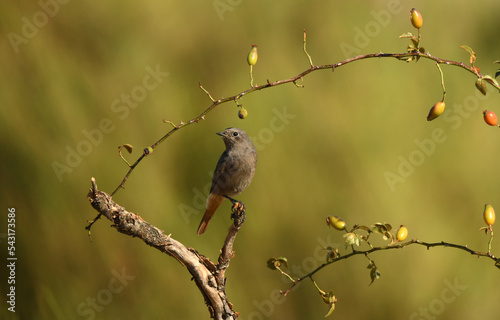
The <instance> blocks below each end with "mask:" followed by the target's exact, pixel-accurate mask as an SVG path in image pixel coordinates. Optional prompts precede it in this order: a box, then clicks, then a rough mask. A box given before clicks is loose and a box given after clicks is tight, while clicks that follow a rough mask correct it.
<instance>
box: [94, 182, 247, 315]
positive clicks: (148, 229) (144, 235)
mask: <svg viewBox="0 0 500 320" xmlns="http://www.w3.org/2000/svg"><path fill="white" fill-rule="evenodd" d="M91 181H92V188H91V189H90V191H89V193H88V195H87V197H88V199H89V201H90V203H91V205H92V207H93V208H94V209H95V210H97V211H98V212H99V215H102V216H104V217H106V218H107V219H109V220H110V221H111V222H113V225H112V227H114V228H115V229H116V230H117V231H118V232H120V233H123V234H126V235H129V236H132V237H137V238H140V239H141V240H142V241H144V242H145V243H146V244H147V245H149V246H151V247H153V248H155V249H158V250H160V251H161V252H163V253H166V254H168V255H169V256H171V257H173V258H175V259H176V260H177V261H179V262H180V263H181V264H182V265H183V266H184V267H186V269H187V270H188V271H189V273H190V274H191V275H192V276H193V280H194V281H195V283H196V285H197V286H198V289H199V290H200V292H201V294H202V295H203V297H204V299H205V303H206V304H207V306H208V309H209V311H210V316H211V317H212V318H214V319H218V320H219V319H220V320H222V319H237V317H238V313H236V312H235V311H234V310H233V305H232V304H231V303H230V302H229V300H228V299H227V296H226V291H225V278H224V274H225V271H226V269H227V268H228V267H229V262H230V261H231V258H232V257H233V256H234V252H233V243H234V239H235V238H236V235H237V233H238V231H239V229H240V228H241V225H242V223H243V221H244V214H245V212H244V207H243V206H241V208H239V210H236V211H235V212H234V213H233V214H234V224H232V225H231V227H230V229H229V233H228V235H227V237H226V240H225V242H224V245H223V248H222V252H221V254H220V256H219V259H218V263H217V265H215V264H214V263H213V262H212V261H210V259H208V258H207V257H205V256H203V255H201V254H199V253H198V252H197V251H196V250H195V249H193V248H190V247H186V246H185V245H184V244H182V243H181V242H179V241H177V240H175V239H174V238H172V237H171V236H170V235H165V234H164V233H163V231H162V230H160V229H158V228H157V227H155V226H153V225H151V224H150V223H148V222H147V221H145V220H144V219H142V218H141V217H140V216H139V215H137V214H135V213H132V212H129V211H127V210H126V209H125V208H123V207H122V206H120V205H119V204H117V203H116V202H114V201H113V200H112V199H111V196H110V195H108V194H107V193H105V192H103V191H100V190H98V188H97V184H96V181H95V179H94V178H92V179H91Z"/></svg>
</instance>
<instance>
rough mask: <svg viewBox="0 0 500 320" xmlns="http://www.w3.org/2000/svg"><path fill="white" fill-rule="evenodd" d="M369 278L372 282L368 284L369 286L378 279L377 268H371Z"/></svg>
mask: <svg viewBox="0 0 500 320" xmlns="http://www.w3.org/2000/svg"><path fill="white" fill-rule="evenodd" d="M370 278H371V279H372V282H370V285H372V283H373V281H375V280H377V279H379V278H380V272H379V271H378V268H377V267H373V268H372V269H371V270H370Z"/></svg>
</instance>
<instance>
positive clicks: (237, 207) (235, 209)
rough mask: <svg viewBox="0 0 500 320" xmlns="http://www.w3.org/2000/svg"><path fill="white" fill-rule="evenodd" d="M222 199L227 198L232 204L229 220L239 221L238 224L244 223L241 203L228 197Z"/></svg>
mask: <svg viewBox="0 0 500 320" xmlns="http://www.w3.org/2000/svg"><path fill="white" fill-rule="evenodd" d="M224 197H225V198H227V199H228V200H229V201H231V203H232V204H233V206H232V207H231V211H232V214H231V218H232V219H238V220H241V222H240V223H243V222H245V217H246V214H245V204H244V203H243V202H241V201H238V200H235V199H233V198H231V197H228V196H224Z"/></svg>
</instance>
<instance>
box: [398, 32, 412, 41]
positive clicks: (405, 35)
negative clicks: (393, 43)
mask: <svg viewBox="0 0 500 320" xmlns="http://www.w3.org/2000/svg"><path fill="white" fill-rule="evenodd" d="M405 38H413V39H414V38H415V36H414V35H413V33H411V32H407V33H403V34H402V35H400V36H399V39H405Z"/></svg>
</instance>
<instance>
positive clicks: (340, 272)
mask: <svg viewBox="0 0 500 320" xmlns="http://www.w3.org/2000/svg"><path fill="white" fill-rule="evenodd" d="M41 3H42V4H40V3H37V2H35V1H15V2H14V1H4V2H1V3H0V30H1V34H2V37H3V40H2V41H1V42H0V46H1V48H0V55H1V59H0V70H1V72H0V103H1V108H0V114H1V116H0V143H1V154H2V157H1V162H0V179H1V182H2V185H3V188H2V192H1V193H0V199H1V202H0V203H1V206H2V207H1V208H0V210H1V211H2V215H1V218H0V226H1V229H0V240H1V243H0V246H1V247H0V249H1V256H2V262H1V264H2V266H3V267H2V269H1V270H2V274H1V279H0V290H1V294H2V304H1V308H0V315H1V316H0V317H1V318H2V319H158V318H166V319H204V318H208V313H207V309H206V306H205V305H204V302H203V298H202V296H201V294H200V293H199V292H198V290H197V288H196V286H195V285H194V283H193V282H192V281H190V276H189V274H188V272H186V270H185V269H183V267H181V266H180V265H179V263H177V262H176V261H175V260H174V259H171V258H170V257H168V256H166V255H163V254H161V253H159V252H158V251H157V250H154V249H152V248H150V247H147V246H145V245H144V244H143V243H142V242H141V241H139V240H137V239H132V238H130V237H127V236H124V235H121V234H118V233H117V232H116V231H115V230H114V229H112V228H110V222H109V221H105V220H101V221H99V222H98V223H97V224H96V225H95V226H94V228H93V242H89V239H88V236H87V234H86V231H85V230H84V227H85V226H86V221H87V220H89V219H92V218H93V217H94V216H95V213H96V212H95V211H94V210H93V209H92V207H91V206H90V205H89V202H88V200H87V197H86V194H87V191H88V188H89V187H90V178H91V177H95V178H96V180H97V184H98V186H99V187H100V189H102V190H104V191H107V192H112V191H113V190H114V189H115V188H116V187H117V186H118V184H119V183H120V181H121V179H122V178H123V176H124V175H125V173H126V171H127V168H126V166H125V164H124V163H123V162H122V161H121V160H120V159H119V158H118V156H117V146H119V145H121V144H123V143H130V144H132V145H133V146H135V148H136V149H135V151H134V153H133V154H132V155H130V156H128V155H127V158H129V159H130V161H134V160H135V159H136V158H137V157H138V155H139V154H140V153H141V151H140V150H142V149H143V148H145V147H147V146H149V145H151V144H153V143H154V142H155V141H157V140H158V139H159V138H160V137H162V136H163V135H164V134H165V133H166V132H167V131H168V130H169V129H170V126H169V125H168V124H164V123H163V122H162V119H167V120H171V121H174V122H175V123H178V122H180V121H181V120H183V121H186V120H189V119H192V118H193V117H195V116H197V115H199V114H200V113H201V112H202V111H203V110H204V109H205V108H207V107H208V106H209V105H210V101H209V100H208V98H207V96H206V95H205V94H204V93H203V92H202V91H201V90H200V89H199V88H198V81H200V82H201V83H202V84H203V85H204V87H205V88H206V89H207V90H209V91H210V93H211V94H212V96H213V97H214V98H216V99H217V98H220V97H227V96H230V95H233V94H236V93H238V92H241V91H243V90H245V89H248V88H249V85H250V84H249V73H248V71H249V68H248V65H247V63H246V54H247V52H248V51H249V49H250V47H251V44H257V45H258V50H259V61H258V63H257V65H256V67H255V68H254V77H255V82H256V83H257V84H263V83H265V82H266V80H267V79H269V80H271V81H274V80H279V79H286V78H289V77H292V76H294V75H296V74H298V73H300V72H302V71H304V70H306V69H307V68H308V61H307V58H306V56H305V55H304V53H303V51H302V32H303V29H307V34H308V38H307V39H308V51H309V53H310V54H311V56H312V59H313V62H314V63H315V64H318V65H319V64H328V63H335V62H338V61H342V60H344V59H346V58H348V57H351V56H354V55H357V54H363V53H375V52H404V51H405V50H406V46H407V44H408V42H409V41H408V40H405V39H398V36H399V35H401V34H403V33H404V32H407V31H413V32H414V31H415V30H414V29H413V27H412V26H411V24H410V23H409V20H408V16H409V11H410V9H411V8H412V7H417V8H418V9H419V11H420V12H421V13H422V15H423V17H424V26H423V28H422V32H423V40H422V43H423V45H424V47H425V48H426V49H427V50H428V51H429V52H430V53H431V54H433V55H436V56H439V57H442V58H446V59H451V60H456V61H464V62H468V54H467V53H466V52H465V51H464V50H462V49H460V48H459V46H460V45H462V44H467V45H469V46H471V47H472V48H473V49H474V50H475V51H476V52H477V55H478V61H477V66H479V67H480V68H481V71H482V72H483V73H485V74H494V72H495V71H496V65H494V64H493V63H492V62H493V61H495V60H498V59H499V58H500V44H499V42H498V41H497V40H498V33H497V31H498V13H499V12H500V11H499V10H500V3H499V2H498V1H493V0H490V1H480V2H475V3H474V4H469V3H468V4H467V5H464V4H465V3H457V2H456V1H439V2H436V1H434V2H432V3H431V2H425V3H424V2H417V1H405V0H401V1H370V2H366V1H354V2H352V1H343V2H340V1H327V2H325V1H294V2H291V1H243V0H238V1H236V0H234V1H228V0H215V1H206V2H201V1H186V2H178V1H156V0H148V1H141V2H134V3H124V2H121V1H120V2H116V1H111V2H98V1H90V2H89V1H84V2H81V1H80V2H79V1H69V2H66V3H62V1H61V2H56V1H55V0H52V1H46V2H43V1H42V2H41ZM44 12H45V13H44ZM148 70H157V71H158V70H159V72H161V73H159V76H158V75H157V78H156V80H154V79H155V78H151V77H150V78H147V79H148V80H147V83H146V86H147V88H148V89H146V86H145V85H144V84H143V81H144V79H145V77H147V76H148V74H149V73H150V72H149V71H148ZM443 72H444V75H445V84H446V89H447V97H446V104H447V108H446V111H445V115H443V116H442V117H440V118H438V119H436V120H434V121H432V122H427V121H426V116H427V113H428V110H429V109H430V107H431V106H432V105H433V104H434V103H435V102H437V101H439V100H440V99H441V96H442V91H441V86H440V77H439V73H438V70H437V68H436V66H435V64H434V63H433V62H431V61H429V60H424V59H422V60H420V61H419V62H418V63H405V62H402V61H398V60H396V59H370V60H363V61H359V62H356V63H352V64H349V65H346V66H343V67H340V68H338V69H336V70H335V72H333V73H332V72H331V71H329V70H324V71H317V72H314V73H312V74H310V75H308V76H307V77H305V78H304V79H303V82H300V84H302V85H304V87H303V88H298V87H295V86H294V85H284V86H279V87H275V88H271V89H266V90H262V91H259V92H256V93H253V94H251V95H248V96H245V97H244V98H243V99H242V100H241V101H240V102H241V103H242V104H243V105H244V107H245V108H246V109H247V110H248V112H249V115H248V118H247V119H245V120H240V119H238V117H237V111H238V108H237V107H236V105H235V104H234V103H227V104H224V105H221V106H219V107H217V108H216V109H215V110H213V111H212V112H210V113H209V114H208V116H207V117H206V121H202V122H200V123H199V124H195V125H191V126H188V127H186V128H184V129H183V130H181V131H179V132H178V133H176V134H175V135H173V136H172V137H171V138H169V139H167V140H166V141H165V142H164V143H163V144H161V145H160V146H159V147H158V148H157V149H155V152H154V154H153V155H152V156H150V157H148V158H147V159H145V160H144V161H143V162H142V163H141V164H140V165H139V166H138V167H137V169H136V170H135V171H134V172H133V174H132V176H131V177H130V179H129V180H128V182H127V184H126V189H124V190H121V191H119V192H118V193H117V194H116V196H115V197H114V199H115V200H116V201H117V202H118V203H120V204H121V205H123V206H125V207H126V208H127V209H128V210H130V211H133V212H138V213H139V214H140V215H141V216H142V217H143V218H145V219H146V220H148V221H149V222H151V223H153V224H154V225H156V226H158V227H159V228H161V229H163V230H165V232H166V233H167V234H170V233H171V234H172V236H173V237H174V238H176V239H178V240H180V241H182V242H183V243H185V244H186V245H188V246H192V247H194V248H196V249H197V250H198V251H199V252H201V253H202V254H205V255H207V256H209V257H210V258H212V259H216V257H217V255H218V253H219V249H220V247H221V245H222V241H223V239H224V236H225V232H226V230H227V228H228V226H229V224H230V223H231V221H230V219H229V211H230V204H229V203H225V204H224V205H223V206H222V207H221V209H219V211H218V213H217V215H216V216H215V218H214V219H213V221H212V223H211V225H210V228H209V229H208V232H207V233H206V234H204V235H203V236H201V237H198V236H196V228H197V226H198V223H199V220H200V218H201V214H202V212H203V208H202V207H203V205H204V201H205V196H206V188H207V186H208V185H209V183H210V179H211V172H212V170H213V169H214V167H215V164H216V162H217V159H218V157H219V155H220V154H221V152H222V151H223V149H224V146H223V143H222V141H220V138H219V137H217V136H216V135H215V134H214V133H215V132H217V131H220V130H222V129H224V128H226V127H230V126H238V127H241V128H243V129H244V130H246V131H247V132H248V133H249V135H250V136H251V137H252V138H253V140H254V142H255V144H256V146H257V148H258V151H259V163H258V170H257V174H256V176H255V179H254V182H253V184H252V185H251V187H250V188H248V189H247V191H245V192H244V193H243V194H242V195H240V196H239V199H240V200H242V201H244V202H245V204H246V206H247V221H246V222H245V225H244V227H243V229H242V231H241V232H240V233H239V235H238V238H237V242H236V247H235V249H236V257H235V258H234V259H233V261H232V262H231V266H230V269H229V270H228V272H227V276H228V281H227V294H228V296H229V299H230V300H231V301H232V303H233V304H234V307H235V310H237V311H238V312H240V313H241V317H240V318H241V319H323V317H324V314H325V313H326V312H327V306H326V305H325V304H324V303H323V302H322V301H321V298H320V296H319V295H318V293H317V291H316V289H315V288H314V287H313V285H312V283H310V282H309V281H305V282H304V283H303V284H301V285H300V286H299V287H298V289H297V290H295V291H293V292H292V293H290V294H289V295H288V296H287V297H286V298H279V297H276V292H277V290H280V289H286V288H288V286H289V283H287V282H286V281H285V280H284V279H282V277H281V276H280V275H279V273H278V272H276V271H274V272H273V271H271V270H269V269H268V268H267V267H266V261H267V259H268V258H270V257H277V256H286V257H287V258H288V261H289V264H290V273H291V274H292V275H294V276H295V277H298V276H300V275H302V274H304V272H307V271H310V270H312V268H314V267H315V266H317V265H318V264H320V263H322V262H323V259H324V254H325V253H326V252H325V251H323V250H322V248H323V247H324V246H334V247H339V248H340V249H341V251H342V252H345V251H343V250H344V249H343V244H342V242H343V238H342V235H343V234H342V233H341V232H337V231H335V230H333V229H329V228H328V227H327V226H326V224H325V222H324V221H325V217H326V216H328V215H339V216H341V217H343V218H344V219H345V220H346V222H347V223H348V225H349V226H352V225H354V224H364V225H370V224H372V223H375V222H388V223H390V224H392V225H393V226H394V227H395V228H396V227H398V226H399V225H401V224H404V225H406V226H407V227H408V229H409V232H410V238H416V239H420V240H423V241H431V242H432V241H442V240H443V241H448V242H452V243H458V244H463V245H468V246H469V247H470V248H474V249H477V250H483V251H484V250H486V248H487V241H488V237H487V236H485V235H484V234H483V233H481V232H480V231H479V230H478V229H479V228H480V227H482V226H483V224H484V223H483V220H482V210H483V206H484V204H485V203H488V202H489V203H491V204H492V205H493V206H496V207H497V208H500V197H499V193H498V191H499V187H500V185H499V177H498V169H499V162H498V158H499V156H500V149H499V148H498V145H499V143H500V132H499V130H498V129H497V128H494V127H489V126H487V125H486V124H485V123H484V122H483V120H482V110H483V109H490V110H494V111H497V112H499V111H500V110H499V108H498V106H499V105H500V100H499V97H498V94H497V93H496V92H494V90H493V89H492V87H489V88H488V90H489V95H488V96H487V97H482V96H480V95H479V94H478V92H477V90H476V89H475V87H474V82H475V77H474V75H472V74H470V73H468V72H466V71H464V70H462V69H459V68H456V67H447V66H443ZM127 97H129V98H127ZM134 97H135V98H134ZM127 99H130V100H128V102H127ZM127 103H128V104H127ZM436 130H437V131H436ZM436 132H437V133H436ZM436 134H437V135H439V136H440V138H439V139H437V140H438V141H437V140H436V139H435V138H434V140H432V139H433V137H434V136H435V135H436ZM416 141H417V142H416ZM430 141H433V142H430ZM418 143H420V144H422V143H424V144H425V145H426V146H427V149H426V150H427V152H426V153H424V152H423V151H422V150H421V149H420V147H419V145H418ZM419 150H420V151H419ZM75 152H76V154H75ZM419 155H423V157H422V156H420V157H419ZM405 161H412V162H413V164H414V165H412V167H413V168H412V169H411V168H403V167H401V166H402V165H401V164H402V163H404V162H405ZM54 168H58V169H57V170H55V169H54ZM400 170H403V171H402V172H400ZM389 173H392V174H394V175H399V176H400V180H399V181H398V182H397V183H395V184H392V187H391V184H390V183H388V182H387V179H386V176H387V174H389ZM401 174H403V175H401ZM10 207H15V208H16V214H17V220H16V231H17V238H16V239H17V240H16V254H17V257H18V261H17V270H16V272H17V273H16V276H17V277H16V280H17V282H16V297H17V300H16V313H15V314H13V313H11V312H8V311H7V305H6V304H5V298H6V294H7V291H6V289H7V280H6V279H7V269H6V268H5V267H4V266H5V265H6V260H5V256H6V254H7V251H6V238H5V237H6V223H7V221H6V220H7V217H6V216H7V209H8V208H10ZM374 239H375V240H374V243H375V244H378V245H382V244H384V242H383V241H381V240H376V237H374ZM498 247H499V244H498V241H495V242H494V243H493V251H494V253H497V254H498ZM371 258H372V259H374V260H375V262H376V263H377V266H378V267H379V269H380V272H381V279H380V280H378V281H376V282H375V283H374V284H372V285H371V286H369V283H370V277H369V270H368V269H366V266H367V265H368V260H367V259H366V258H364V257H361V256H360V257H355V258H353V259H349V260H347V261H343V262H341V263H338V264H335V265H332V266H330V267H328V268H325V269H324V270H323V271H321V272H320V273H318V274H317V275H316V276H315V280H316V281H317V282H318V284H319V285H320V286H321V287H322V288H323V289H324V290H327V291H329V290H330V289H332V290H333V291H334V292H335V294H336V296H337V298H338V304H337V309H336V310H335V313H334V315H333V317H335V319H348V318H349V319H352V318H355V319H368V318H369V319H425V318H426V317H428V316H433V317H436V318H438V319H459V318H460V319H472V318H476V319H477V318H482V319H492V318H494V317H496V316H497V315H498V312H499V311H500V309H499V306H498V300H499V299H500V293H499V291H498V283H499V281H500V272H499V270H498V269H497V268H495V267H494V265H493V263H492V261H491V260H487V259H484V258H481V259H477V258H476V257H473V256H470V255H469V254H467V253H465V252H462V251H458V250H454V249H444V248H434V249H431V250H426V249H425V248H424V247H416V246H412V247H408V248H406V249H404V250H397V251H384V252H379V253H376V254H373V255H371ZM450 284H451V285H450ZM450 286H451V287H453V288H451V289H450Z"/></svg>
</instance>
